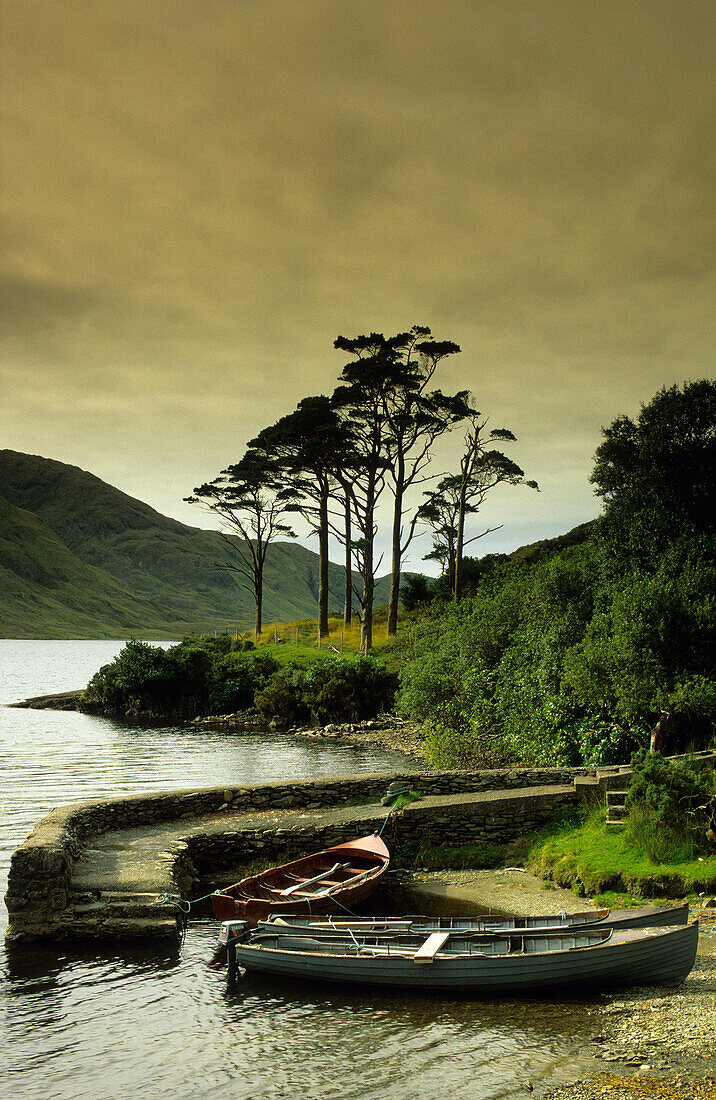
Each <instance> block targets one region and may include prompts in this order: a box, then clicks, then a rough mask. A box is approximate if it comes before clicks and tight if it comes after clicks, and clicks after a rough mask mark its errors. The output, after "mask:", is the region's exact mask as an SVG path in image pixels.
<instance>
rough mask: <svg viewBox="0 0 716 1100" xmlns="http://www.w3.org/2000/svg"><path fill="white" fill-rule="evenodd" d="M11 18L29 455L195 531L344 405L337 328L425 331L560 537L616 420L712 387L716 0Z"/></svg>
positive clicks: (8, 164) (83, 2)
mask: <svg viewBox="0 0 716 1100" xmlns="http://www.w3.org/2000/svg"><path fill="white" fill-rule="evenodd" d="M0 20H1V25H0V31H1V32H2V34H1V35H0V38H1V40H2V46H1V47H0V48H1V49H2V57H1V58H0V61H1V63H2V68H1V69H0V72H1V73H2V76H1V77H0V80H1V81H2V106H3V112H4V118H3V129H2V146H3V147H2V170H3V187H2V205H3V215H4V219H5V224H6V247H5V252H4V264H3V272H4V278H5V280H6V291H7V293H6V295H5V297H4V301H3V305H2V309H1V314H0V315H1V317H2V325H3V332H4V336H5V349H6V350H5V353H4V359H3V361H2V367H1V370H2V378H1V379H0V381H3V392H4V395H5V396H6V397H8V398H9V399H10V400H11V401H12V402H13V404H14V408H15V416H14V417H13V428H12V433H13V434H12V439H8V440H6V445H9V446H15V447H18V448H19V449H26V450H31V449H32V450H38V443H37V440H38V439H42V440H43V441H44V444H43V445H45V446H46V450H47V453H48V454H49V453H52V455H53V456H54V457H58V458H62V459H66V460H68V461H75V462H79V463H80V464H82V465H85V466H87V467H89V468H91V469H94V470H96V472H98V473H100V474H102V473H103V471H104V476H114V475H116V474H118V473H119V474H120V475H121V474H122V471H123V470H124V471H125V473H124V475H123V476H120V478H119V483H120V484H121V487H122V488H124V489H125V490H127V491H129V492H134V493H135V494H136V495H140V496H143V497H144V498H145V499H148V500H149V501H150V502H151V503H152V504H154V505H155V506H156V507H159V508H161V509H162V510H164V511H166V512H171V513H174V514H179V515H182V516H186V512H185V511H183V510H182V505H181V504H180V501H181V498H182V497H183V496H184V495H186V491H187V485H189V486H191V484H193V483H195V482H197V481H199V480H201V479H202V478H206V477H208V476H210V475H212V474H213V473H214V472H215V471H216V470H218V469H219V468H221V466H222V465H225V464H226V463H227V462H228V461H230V460H231V459H232V458H234V457H236V454H237V453H238V452H239V451H240V450H241V448H242V447H243V445H244V443H245V441H246V439H248V438H249V437H250V436H251V435H253V434H254V433H255V432H256V431H257V430H258V429H259V428H260V427H261V426H263V424H265V423H266V422H267V421H268V420H270V419H272V418H273V417H275V416H276V415H279V414H281V413H283V412H286V411H288V410H289V409H290V408H291V407H292V405H293V404H294V403H295V402H296V401H297V400H298V399H299V398H300V397H302V396H303V395H305V394H306V393H307V392H321V391H322V392H330V390H331V388H332V387H333V385H334V382H335V377H336V373H337V371H338V370H339V369H340V366H341V360H340V357H338V356H337V355H336V353H335V352H334V351H333V349H332V342H333V339H334V337H335V336H336V335H337V334H338V333H339V332H343V333H345V334H347V335H350V334H353V333H355V332H359V331H365V330H371V329H383V330H385V331H396V330H399V329H403V328H405V327H408V326H409V325H410V324H413V323H427V324H430V325H432V326H433V328H434V330H435V331H436V332H437V333H438V334H439V335H441V336H443V335H444V336H446V337H449V338H453V339H456V340H457V341H458V342H459V343H460V344H461V345H462V347H463V349H464V350H463V355H462V356H461V357H460V365H459V366H457V365H456V366H453V365H451V366H450V367H449V369H448V370H447V374H446V381H445V385H446V386H447V384H448V383H449V382H450V381H452V382H453V384H455V385H461V386H464V385H468V386H470V387H471V388H473V389H474V390H476V392H477V394H478V398H479V402H480V404H481V405H482V406H483V407H486V408H487V407H488V406H489V407H490V408H489V411H490V412H492V413H493V414H494V416H495V418H496V419H498V420H499V421H500V422H503V421H504V422H505V423H507V424H509V426H510V427H512V428H513V429H514V430H515V432H516V434H518V436H519V438H520V440H521V443H520V448H521V450H520V455H519V461H520V462H521V463H522V464H523V465H524V466H525V468H528V467H529V470H530V474H531V475H532V476H535V477H537V478H538V480H540V481H541V482H544V483H545V485H547V486H549V490H547V489H546V490H545V492H543V494H542V495H541V497H539V498H538V497H536V496H535V497H533V498H530V500H529V501H525V502H522V503H520V505H519V509H520V516H521V517H522V518H521V519H520V522H525V523H527V524H528V525H533V526H534V525H539V523H540V522H543V523H544V524H545V530H546V529H547V528H548V527H549V526H550V524H552V525H553V524H554V523H555V522H560V523H561V522H563V521H564V522H566V520H565V517H568V516H569V515H573V516H574V517H575V522H576V520H577V518H579V519H582V518H584V517H585V514H586V512H588V511H589V510H590V509H594V507H595V505H594V502H593V499H592V496H591V492H590V489H589V486H588V483H587V480H586V478H587V474H588V471H589V466H590V462H591V455H592V453H593V450H594V448H595V446H596V444H597V442H598V438H599V428H600V425H601V424H602V423H604V422H606V421H608V420H609V419H610V418H611V417H612V416H613V415H616V414H617V413H618V412H621V411H634V410H635V408H636V407H638V403H639V401H643V400H648V398H649V397H650V396H651V393H653V392H654V390H655V389H656V388H657V387H658V386H659V385H661V384H663V383H664V382H671V381H674V380H677V379H678V380H683V378H684V377H698V376H702V375H704V374H707V373H709V370H710V364H709V360H708V357H707V356H708V349H709V344H710V342H711V341H712V339H713V322H712V313H713V310H712V300H713V283H712V281H711V279H710V273H711V271H712V268H711V263H712V256H713V230H714V219H713V205H712V198H711V191H712V185H711V181H712V178H713V138H712V118H713V77H712V63H711V59H712V56H713V30H714V23H715V22H716V20H715V18H714V10H713V6H712V5H710V4H708V3H705V2H703V3H701V2H695V3H683V2H682V0H673V2H670V0H663V2H662V0H650V3H648V4H646V3H644V2H643V0H634V2H632V0H621V2H619V3H613V2H611V0H594V2H593V3H591V4H588V5H587V4H565V3H562V2H558V0H554V2H552V0H533V2H531V3H526V2H522V0H514V2H511V0H503V2H501V3H499V4H495V3H494V2H492V0H451V2H450V4H436V3H434V2H432V0H265V2H252V3H240V4H237V3H235V2H234V0H207V2H206V3H203V4H201V5H197V4H196V3H195V2H194V0H171V2H170V3H168V4H167V3H163V2H157V0H115V2H113V3H111V4H97V3H95V2H94V0H4V3H3V4H2V8H1V10H0ZM58 407H62V408H63V410H65V412H64V416H63V420H62V422H61V423H53V424H52V426H51V427H50V428H48V426H47V424H46V423H45V422H44V420H45V418H48V417H49V416H50V415H51V410H52V409H53V408H55V409H56V408H58ZM100 410H101V416H102V424H101V427H100V426H95V429H94V430H91V428H90V427H89V425H90V424H91V420H92V416H93V415H100V412H99V411H100ZM535 410H539V416H536V412H535ZM545 440H549V445H546V443H545ZM555 441H558V443H557V444H556V443H555ZM129 446H131V448H133V449H134V450H133V451H132V455H133V454H134V453H135V451H136V453H137V454H141V456H142V457H141V460H135V459H134V457H132V456H131V455H129V454H128V447H129ZM51 449H52V450H51ZM446 461H447V458H446ZM172 486H175V488H174V489H172V488H171V487H172ZM570 509H571V511H570ZM540 517H541V518H540ZM550 517H551V518H550ZM557 517H558V519H557ZM503 518H504V517H503ZM530 529H532V528H531V527H530ZM501 537H504V538H505V539H506V540H508V541H509V536H508V534H507V530H506V529H505V533H504V536H501Z"/></svg>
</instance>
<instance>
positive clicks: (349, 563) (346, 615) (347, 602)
mask: <svg viewBox="0 0 716 1100" xmlns="http://www.w3.org/2000/svg"><path fill="white" fill-rule="evenodd" d="M352 622H353V554H352V552H351V502H350V500H349V499H348V497H347V496H346V587H345V599H344V603H343V623H344V625H345V626H350V625H351V623H352Z"/></svg>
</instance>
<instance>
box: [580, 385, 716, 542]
mask: <svg viewBox="0 0 716 1100" xmlns="http://www.w3.org/2000/svg"><path fill="white" fill-rule="evenodd" d="M602 434H603V436H604V440H603V442H602V443H601V444H600V446H599V447H598V448H597V452H596V455H595V460H596V461H595V466H594V471H593V473H592V476H591V482H592V484H593V485H595V487H596V492H597V495H598V496H601V497H602V498H603V500H604V518H603V523H602V530H603V535H604V538H605V540H606V542H607V544H608V545H609V548H610V550H611V552H612V553H613V554H615V555H616V556H617V557H618V558H619V559H620V560H621V561H623V562H625V563H626V564H630V563H631V564H639V563H641V564H647V563H655V562H657V561H658V559H659V558H660V556H661V554H662V553H663V550H664V548H665V547H666V546H668V545H670V544H671V543H673V542H676V541H679V540H684V539H685V540H687V541H689V540H692V539H694V538H702V537H705V538H713V535H714V531H715V525H716V476H715V475H716V382H715V381H713V380H712V379H701V380H700V381H697V382H690V383H685V384H684V386H683V387H679V386H676V385H674V386H671V387H669V388H667V387H664V388H663V389H661V390H659V392H658V393H657V394H655V396H654V397H653V398H652V399H651V401H649V402H648V404H646V405H642V408H641V412H640V414H639V416H638V417H637V419H636V420H633V419H632V418H631V417H629V416H620V417H617V419H616V420H614V421H613V423H612V424H610V425H609V426H608V427H607V428H604V429H603V431H602Z"/></svg>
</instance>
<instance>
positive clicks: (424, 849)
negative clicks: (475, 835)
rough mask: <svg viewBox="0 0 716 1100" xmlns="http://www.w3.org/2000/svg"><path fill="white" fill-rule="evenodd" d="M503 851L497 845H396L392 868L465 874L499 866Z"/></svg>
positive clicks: (404, 843)
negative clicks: (465, 872) (462, 872)
mask: <svg viewBox="0 0 716 1100" xmlns="http://www.w3.org/2000/svg"><path fill="white" fill-rule="evenodd" d="M504 852H505V849H504V847H503V846H502V845H498V844H487V843H485V844H461V845H459V846H458V845H449V844H430V843H427V842H426V843H423V844H413V843H411V842H409V841H406V842H403V843H400V844H398V846H397V848H396V850H395V852H394V854H393V859H392V864H393V866H394V867H400V868H403V869H404V870H406V871H417V870H421V871H423V870H424V871H466V870H478V869H487V868H491V867H499V866H500V865H501V863H502V862H503V859H504Z"/></svg>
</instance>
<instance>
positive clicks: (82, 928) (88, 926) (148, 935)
mask: <svg viewBox="0 0 716 1100" xmlns="http://www.w3.org/2000/svg"><path fill="white" fill-rule="evenodd" d="M63 931H64V932H66V934H69V935H71V936H81V937H82V938H83V939H85V938H91V939H120V940H121V939H154V938H160V937H165V936H176V935H177V934H178V933H179V932H180V931H181V920H180V918H179V917H174V918H173V919H171V920H169V919H150V918H148V917H107V918H106V919H104V918H102V919H99V918H98V917H97V916H88V917H74V918H72V919H70V920H68V921H66V922H65V923H63Z"/></svg>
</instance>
